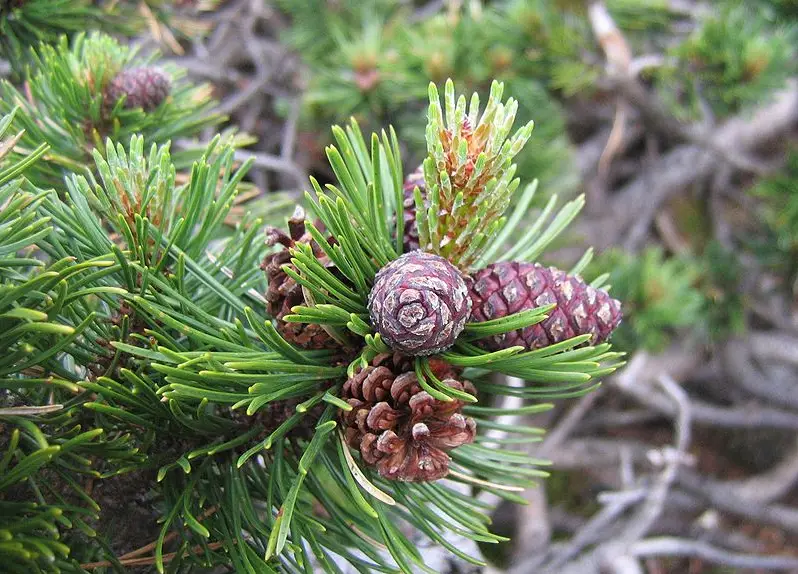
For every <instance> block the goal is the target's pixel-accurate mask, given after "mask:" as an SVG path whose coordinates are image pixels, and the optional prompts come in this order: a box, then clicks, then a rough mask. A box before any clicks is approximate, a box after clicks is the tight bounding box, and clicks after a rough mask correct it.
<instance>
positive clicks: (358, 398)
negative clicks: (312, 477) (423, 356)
mask: <svg viewBox="0 0 798 574" xmlns="http://www.w3.org/2000/svg"><path fill="white" fill-rule="evenodd" d="M430 367H431V368H432V371H433V373H434V374H435V376H436V377H438V378H439V379H441V380H442V381H443V383H444V384H446V385H448V386H449V387H451V388H453V389H457V390H465V391H466V392H470V393H474V392H475V391H474V387H473V386H472V385H471V383H470V382H468V381H464V382H460V381H458V380H457V379H456V377H457V376H458V373H457V371H456V370H455V369H454V368H453V367H452V366H451V365H449V364H447V363H444V362H443V361H440V360H434V359H433V360H431V361H430ZM342 397H343V399H344V400H346V401H347V402H348V403H349V404H350V405H351V406H352V410H351V411H341V419H342V421H343V424H344V429H345V436H346V442H347V444H348V445H349V446H350V447H352V448H354V449H357V450H359V451H360V455H361V456H362V457H363V461H364V462H365V463H366V464H368V465H372V466H376V468H377V471H378V472H379V473H380V476H382V477H384V478H388V479H391V480H402V481H408V482H423V481H430V480H438V479H439V478H443V477H445V476H446V475H447V474H448V472H449V456H448V455H447V454H446V451H449V450H451V449H453V448H456V447H458V446H461V445H463V444H466V443H470V442H473V440H474V436H475V435H476V423H475V422H474V419H471V418H467V417H465V416H463V414H462V413H461V412H460V411H461V409H462V406H463V402H462V401H458V400H454V401H451V402H444V401H439V400H437V399H434V398H433V397H432V396H430V395H429V394H428V393H427V392H426V391H423V390H421V386H420V385H419V384H418V379H417V378H416V374H415V372H414V370H413V361H412V360H410V359H408V358H406V357H402V356H401V355H399V354H398V353H394V354H388V353H385V354H382V355H378V356H376V357H375V358H374V359H373V360H372V362H371V364H370V365H369V366H367V367H365V368H364V369H359V370H358V371H357V372H356V373H355V375H354V376H353V377H352V378H351V379H349V380H348V381H346V383H344V387H343V390H342Z"/></svg>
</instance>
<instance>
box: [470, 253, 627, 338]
mask: <svg viewBox="0 0 798 574" xmlns="http://www.w3.org/2000/svg"><path fill="white" fill-rule="evenodd" d="M473 279H474V283H473V284H472V285H471V301H472V316H471V320H472V321H488V320H490V319H499V318H501V317H505V316H507V315H511V314H513V313H518V312H519V311H524V310H527V309H534V308H536V307H541V306H544V305H549V304H551V303H556V304H557V307H555V308H554V309H553V310H552V311H551V312H550V313H549V317H548V319H546V320H545V321H543V322H542V323H538V324H536V325H531V326H529V327H524V328H523V329H517V330H515V331H510V332H509V333H502V334H500V335H495V336H493V337H488V338H485V339H481V340H480V341H478V342H477V344H478V345H480V346H481V347H483V348H485V349H488V350H492V351H494V350H499V349H506V348H508V347H513V346H516V345H520V346H523V347H526V348H527V349H538V348H541V347H546V346H548V345H551V344H553V343H558V342H560V341H564V340H566V339H570V338H571V337H575V336H577V335H583V334H587V333H591V334H592V335H593V338H592V339H591V340H590V341H589V343H590V344H591V345H597V344H599V343H602V342H603V341H606V340H607V338H609V336H610V335H611V334H612V332H613V330H614V329H615V328H616V327H617V326H618V324H619V323H620V322H621V303H620V301H618V300H617V299H612V298H611V297H610V296H609V294H608V293H607V292H606V291H603V290H601V289H595V288H593V287H591V286H590V285H587V284H586V283H585V282H584V281H582V279H581V278H580V277H579V276H570V275H567V274H566V273H565V272H563V271H560V270H559V269H556V268H554V267H549V268H545V267H543V266H541V265H539V264H537V263H518V262H515V261H504V262H501V263H493V264H492V265H488V266H487V267H486V268H485V269H482V270H480V271H478V272H477V273H475V274H474V276H473Z"/></svg>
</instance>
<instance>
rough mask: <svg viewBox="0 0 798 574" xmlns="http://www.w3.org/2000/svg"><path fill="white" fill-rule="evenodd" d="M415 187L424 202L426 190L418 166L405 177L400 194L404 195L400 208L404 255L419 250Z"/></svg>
mask: <svg viewBox="0 0 798 574" xmlns="http://www.w3.org/2000/svg"><path fill="white" fill-rule="evenodd" d="M416 187H418V188H419V191H421V197H422V198H424V200H425V201H426V199H427V188H426V184H425V183H424V167H423V166H419V167H418V168H417V169H416V170H415V171H414V172H413V173H411V174H410V175H408V176H407V178H406V179H405V183H404V186H403V187H402V192H403V193H404V202H403V203H402V206H403V208H404V210H403V215H404V221H405V225H404V246H405V253H407V252H408V251H414V250H416V249H418V248H419V242H418V225H417V224H416V198H415V195H414V193H413V192H414V191H415V189H416Z"/></svg>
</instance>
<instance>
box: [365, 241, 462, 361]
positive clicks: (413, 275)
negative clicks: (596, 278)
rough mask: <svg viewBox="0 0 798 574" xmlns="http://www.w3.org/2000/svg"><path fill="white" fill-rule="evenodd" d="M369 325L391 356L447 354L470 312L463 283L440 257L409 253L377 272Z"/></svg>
mask: <svg viewBox="0 0 798 574" xmlns="http://www.w3.org/2000/svg"><path fill="white" fill-rule="evenodd" d="M368 308H369V315H370V316H371V323H372V325H373V326H374V328H375V329H376V330H377V332H379V333H380V335H382V338H383V340H384V341H385V343H386V344H388V345H389V346H390V347H391V348H392V349H394V350H395V351H400V352H402V353H405V354H407V355H433V354H435V353H440V352H441V351H444V350H445V349H448V348H449V347H451V346H452V345H453V344H454V341H455V339H456V338H457V336H458V335H459V334H460V333H461V332H462V331H463V328H464V327H465V322H466V320H467V319H468V316H469V314H470V313H471V300H470V299H469V297H468V287H467V285H466V282H465V279H464V278H463V276H462V275H461V274H460V272H459V271H458V270H457V268H455V267H454V265H452V264H451V263H449V262H448V261H447V260H446V259H444V258H443V257H440V256H438V255H432V254H431V253H424V252H423V251H411V252H410V253H405V254H404V255H402V256H401V257H399V258H398V259H395V260H394V261H391V262H390V263H389V264H388V265H386V266H385V267H383V268H382V269H380V270H379V271H378V272H377V276H376V277H375V279H374V287H373V288H372V289H371V293H369V302H368Z"/></svg>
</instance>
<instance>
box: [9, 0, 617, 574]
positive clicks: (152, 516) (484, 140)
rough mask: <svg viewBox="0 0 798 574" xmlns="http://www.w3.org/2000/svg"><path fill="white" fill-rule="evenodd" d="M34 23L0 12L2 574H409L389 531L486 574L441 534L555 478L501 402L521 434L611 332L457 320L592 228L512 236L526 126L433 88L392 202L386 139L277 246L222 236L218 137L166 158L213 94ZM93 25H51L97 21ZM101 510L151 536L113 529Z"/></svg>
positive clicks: (149, 60) (245, 235) (246, 229)
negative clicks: (479, 288) (489, 277)
mask: <svg viewBox="0 0 798 574" xmlns="http://www.w3.org/2000/svg"><path fill="white" fill-rule="evenodd" d="M43 4H44V3H43V2H41V1H39V0H30V1H29V2H25V3H19V2H12V3H4V4H3V5H2V14H0V23H2V24H1V25H2V27H3V28H0V31H6V32H7V33H8V34H7V36H6V40H5V41H6V43H5V44H3V49H4V50H7V52H6V53H8V54H14V55H18V54H21V53H22V52H23V51H24V50H25V49H26V48H27V46H28V45H29V44H33V45H35V46H34V49H33V50H31V51H28V52H27V55H26V56H25V61H26V62H29V63H30V66H29V67H27V68H26V69H25V70H24V71H23V69H22V67H20V69H17V70H15V73H16V74H18V75H19V78H12V79H11V80H4V81H3V82H2V83H0V96H1V97H2V99H0V113H1V114H2V120H0V393H2V397H3V403H2V406H0V430H2V433H1V434H0V563H1V564H3V567H4V568H7V569H8V571H10V572H75V573H77V572H85V571H97V572H112V571H119V570H120V569H122V568H124V567H127V566H131V565H143V566H147V567H152V568H154V569H155V570H157V571H158V572H167V571H169V572H178V571H192V570H196V571H199V570H201V569H202V568H210V567H213V566H216V565H224V566H231V567H232V568H233V569H234V570H235V571H238V572H277V571H280V572H308V571H326V572H336V571H338V567H337V565H336V564H337V563H338V562H340V561H342V560H343V561H345V562H348V563H349V564H351V565H352V566H353V567H354V568H356V569H358V570H359V571H363V572H373V571H385V572H393V571H397V570H398V571H403V572H416V571H429V568H428V567H427V566H425V565H424V561H423V558H422V556H421V554H420V553H419V551H418V549H417V548H416V546H415V544H414V543H412V542H411V541H410V540H409V539H408V534H407V531H408V529H407V528H405V527H406V526H409V527H412V529H413V530H414V531H417V532H419V533H421V534H422V535H424V536H426V537H428V538H429V539H430V540H432V541H433V542H436V543H439V544H441V545H443V546H444V547H446V548H447V549H449V550H450V551H451V552H453V553H455V554H457V555H458V556H461V557H462V558H464V559H466V560H468V561H471V562H473V563H480V559H479V558H478V557H471V556H467V555H466V554H465V553H463V552H462V550H460V549H459V548H457V547H455V546H453V545H452V544H451V543H450V542H449V541H448V540H447V539H446V538H445V536H444V534H443V533H445V532H448V531H455V532H457V533H459V534H460V535H462V536H465V537H467V538H470V539H472V540H475V541H480V542H484V543H497V542H499V541H500V540H502V537H501V536H499V535H497V534H493V533H491V532H490V529H489V519H488V517H487V516H486V514H485V510H486V509H485V508H484V505H483V503H482V502H480V501H478V500H477V499H475V498H473V497H469V496H466V495H464V494H463V493H462V489H461V488H459V487H462V486H465V487H467V488H473V489H477V488H478V489H481V490H484V491H488V492H492V493H494V494H495V495H497V496H499V497H501V498H502V499H507V500H510V501H516V502H521V501H522V498H521V497H520V495H519V492H520V491H522V490H523V489H524V488H526V487H530V486H533V485H534V483H535V480H537V479H539V478H541V477H544V476H545V475H546V473H545V472H544V471H543V470H542V469H541V468H540V467H541V466H542V465H544V464H545V461H538V460H532V459H529V457H527V456H526V455H524V454H522V453H519V452H517V451H514V450H512V447H510V446H508V445H512V444H523V443H526V442H531V441H535V440H538V437H539V434H540V431H539V430H538V429H532V428H527V427H524V426H516V425H512V424H507V423H506V422H503V421H502V420H501V419H497V416H498V415H501V414H506V413H507V412H508V411H507V410H506V409H503V408H501V406H500V401H501V400H502V399H503V397H507V396H512V397H517V398H520V399H522V400H523V404H522V405H521V406H518V407H515V408H514V409H513V410H511V411H509V412H511V413H512V414H526V413H535V412H540V411H543V410H546V409H548V408H550V407H551V405H550V404H549V403H547V402H543V403H542V402H541V401H543V400H551V399H557V398H567V397H573V396H578V395H581V394H583V393H586V392H588V391H590V390H591V389H593V388H594V387H595V386H596V385H597V384H598V381H599V380H600V379H601V377H603V376H605V375H607V374H609V373H612V372H613V371H614V370H615V369H617V368H618V367H619V366H620V365H621V364H622V354H621V353H617V352H613V351H612V350H611V347H610V344H609V343H608V342H606V339H607V337H608V336H609V332H610V331H611V330H612V328H614V327H615V326H616V325H617V322H618V320H619V319H620V315H619V310H618V309H617V307H615V306H613V307H612V312H611V316H610V317H609V319H604V318H603V316H600V314H601V313H603V312H604V310H603V307H602V306H601V305H598V306H587V307H584V306H583V307H579V309H582V311H583V312H585V313H587V314H588V315H591V314H595V315H596V316H597V317H599V318H600V319H601V321H603V323H601V324H600V325H601V326H600V328H598V330H597V329H595V328H593V327H591V326H595V325H596V324H597V323H596V322H595V321H593V322H592V323H591V322H590V321H588V322H587V323H584V324H585V325H587V327H586V328H584V329H581V330H580V329H579V328H575V329H573V330H572V331H569V332H568V333H567V336H564V337H559V338H557V339H556V340H555V339H553V338H552V339H551V340H547V341H546V344H535V345H525V344H515V342H516V341H515V339H514V338H513V337H512V336H511V335H512V334H513V333H516V332H523V331H524V330H526V329H530V328H535V327H536V326H541V328H543V329H549V331H550V330H551V322H550V319H551V318H552V317H554V316H555V314H557V317H560V316H562V315H563V314H565V315H567V314H568V313H574V312H578V309H577V307H576V306H569V305H566V304H564V303H563V298H562V297H559V296H558V297H555V299H556V300H553V301H548V300H547V301H542V300H534V301H533V300H532V299H530V300H529V301H528V302H527V303H528V304H526V305H524V306H523V308H519V309H518V310H517V312H516V311H515V310H514V311H513V312H509V313H504V314H501V315H496V316H484V315H480V314H479V313H474V305H475V303H474V300H475V299H474V292H473V288H474V283H475V281H476V280H477V279H478V277H479V274H480V273H481V272H482V273H484V270H485V269H486V268H487V267H489V266H490V265H495V264H500V265H520V264H527V263H530V264H531V263H533V262H535V261H537V260H538V259H539V258H540V256H541V254H542V253H543V251H544V250H545V249H546V247H547V246H548V245H549V244H550V243H551V242H552V241H553V240H555V239H556V238H557V236H558V235H559V234H560V233H561V232H562V231H563V230H564V228H565V227H566V226H567V224H568V223H569V222H570V221H571V220H572V219H573V218H574V217H575V216H576V214H577V212H578V211H579V208H580V207H581V205H582V204H583V200H582V199H581V198H578V199H576V200H573V201H571V202H568V203H566V204H565V205H564V206H563V207H562V208H561V209H560V210H559V211H558V212H556V213H555V212H554V211H555V208H554V200H552V201H550V202H549V204H548V206H547V207H546V209H544V210H542V211H541V212H540V214H539V215H540V216H539V218H538V219H537V220H536V221H533V222H532V224H531V225H530V226H529V227H528V228H526V223H528V222H526V221H524V220H525V218H526V217H527V213H528V211H529V210H528V208H529V206H530V205H531V202H532V199H533V197H534V195H535V192H536V189H537V185H536V184H535V183H534V182H532V183H529V184H528V185H525V186H523V187H522V186H521V181H520V179H519V178H516V171H517V170H516V166H515V164H514V161H515V159H514V158H516V157H517V156H519V157H520V154H522V152H523V147H524V145H525V144H526V142H527V140H529V138H530V137H531V136H532V123H531V122H529V123H526V124H525V125H523V126H521V127H520V128H519V129H517V130H514V129H513V125H514V123H515V116H516V113H517V110H518V108H519V103H518V102H516V101H515V100H513V99H509V100H506V101H505V100H504V99H503V92H504V84H502V83H500V82H494V83H493V84H492V85H491V88H490V95H489V97H488V99H487V102H486V103H485V105H484V106H482V105H481V103H480V99H479V97H478V96H477V95H476V94H475V95H473V96H472V97H470V98H466V96H465V95H460V96H458V95H457V94H456V92H455V87H454V84H453V83H452V82H451V81H448V82H446V83H445V85H444V90H443V101H441V98H440V95H439V92H438V88H437V87H436V85H435V84H431V85H430V86H429V89H428V96H429V108H428V122H427V127H426V132H425V133H426V144H427V155H426V159H425V160H424V161H423V165H422V168H421V170H420V171H417V172H416V173H415V174H414V175H412V176H409V175H407V174H409V173H411V171H412V168H413V167H415V166H405V165H403V161H402V157H401V153H400V149H401V147H400V144H399V140H398V138H397V136H396V133H395V131H394V130H393V128H386V129H385V130H382V131H380V132H378V133H373V134H371V135H370V136H368V137H366V136H365V135H364V134H363V132H362V131H361V129H360V127H359V125H358V123H357V122H356V121H355V120H354V119H353V120H351V122H349V123H348V124H347V125H346V126H344V127H339V126H336V127H334V128H333V129H332V136H333V140H334V145H331V146H329V147H328V148H327V149H326V154H327V158H328V160H329V165H330V168H331V171H332V173H333V174H334V183H329V184H325V185H322V184H321V183H319V182H318V181H317V180H316V179H312V178H311V180H310V186H309V189H310V191H309V192H307V193H306V196H305V201H304V209H303V208H299V209H298V210H297V211H296V212H295V214H294V215H293V216H292V217H291V218H290V219H289V220H288V226H287V228H286V229H283V228H278V227H274V226H267V225H266V222H265V221H264V220H262V219H261V218H258V217H256V216H255V215H253V214H245V215H243V216H237V217H235V218H232V217H231V208H232V207H233V205H234V203H235V202H236V201H237V198H238V197H239V194H240V192H241V191H242V189H244V188H245V183H244V179H245V177H246V175H247V171H248V169H249V167H250V162H243V163H242V162H241V161H239V160H238V159H237V157H236V149H235V148H236V147H237V146H238V145H239V144H240V143H241V140H240V139H237V138H235V137H233V135H232V134H233V133H234V132H229V133H227V134H225V135H217V136H216V137H215V138H213V139H212V140H211V141H210V142H209V143H207V144H203V145H199V144H197V145H196V146H194V147H191V146H190V145H189V146H186V142H185V140H186V139H187V138H191V137H193V136H195V135H197V134H198V133H199V132H200V131H201V130H203V129H204V128H208V127H211V126H214V125H216V124H218V123H219V122H221V121H222V119H223V118H222V117H221V116H219V115H217V114H215V113H213V111H212V108H213V107H214V102H213V100H212V98H211V97H210V91H209V89H208V88H207V87H205V86H197V85H194V84H193V83H191V82H189V81H187V80H186V79H185V78H184V75H183V72H182V71H181V70H178V69H177V68H175V67H173V66H171V65H169V64H166V63H163V62H159V61H158V60H157V57H150V56H144V55H142V54H140V53H139V52H138V51H137V50H136V49H134V48H131V47H129V46H128V45H126V44H123V43H120V42H119V41H117V40H116V39H114V38H112V37H110V36H107V35H104V34H100V33H82V32H79V31H78V30H77V29H76V28H75V26H73V23H74V22H73V20H70V19H66V20H64V28H63V29H60V28H58V29H56V28H53V29H52V30H51V29H49V28H45V27H42V28H41V30H40V33H30V31H31V27H30V26H29V25H28V23H31V22H39V21H40V20H37V18H41V16H42V14H43V12H42V10H43ZM56 4H59V5H60V3H56ZM100 5H101V4H95V3H82V2H77V3H73V6H72V7H71V8H69V7H66V6H62V8H63V9H64V10H65V11H66V12H65V13H66V14H68V15H70V14H71V15H73V16H74V17H75V18H77V17H78V15H91V16H92V17H94V18H97V21H98V22H99V21H105V20H104V15H103V14H104V13H103V12H102V10H101V9H100V8H99V7H98V6H100ZM26 31H27V32H26ZM59 31H66V32H69V33H70V34H71V36H60V37H56V36H57V33H58V32H59ZM37 40H48V41H49V42H50V43H47V42H44V43H40V44H36V42H37ZM15 61H17V62H21V61H22V60H19V59H18V60H15ZM18 80H19V81H18ZM417 87H421V88H422V89H421V92H422V93H423V84H419V85H418V86H417ZM423 115H424V114H423V113H422V114H419V118H422V120H423ZM178 140H180V142H178ZM178 145H180V146H181V149H178V147H177V146H178ZM516 192H519V193H516ZM522 221H523V222H524V227H525V229H522V228H521V226H522ZM521 231H522V233H519V232H521ZM408 235H409V236H410V237H411V238H412V240H413V245H412V247H413V249H409V248H408V247H410V246H409V245H408V241H407V238H408ZM510 237H514V238H517V237H520V240H518V241H514V243H513V247H512V248H505V247H508V243H509V241H508V240H509V238H510ZM416 248H417V249H416ZM503 248H505V249H503ZM502 249H503V252H504V254H503V256H502V257H499V256H498V254H499V253H500V252H501V251H502ZM502 258H504V259H505V261H504V262H500V261H499V260H500V259H502ZM589 258H590V253H589V252H588V253H587V254H586V256H585V257H584V258H583V259H582V261H581V263H580V265H581V266H582V267H584V265H586V264H587V262H588V260H589ZM510 259H512V260H513V261H514V263H510V262H509V260H510ZM572 271H574V272H578V269H575V270H572ZM569 285H570V284H569ZM580 285H581V284H580ZM557 288H560V291H562V290H563V289H567V287H562V286H559V287H557ZM591 289H592V288H591ZM558 293H559V291H558ZM586 293H587V291H586ZM591 293H592V291H591ZM599 302H600V303H601V302H605V299H600V301H599ZM588 318H589V319H591V320H592V319H594V318H593V317H592V315H591V316H590V317H588ZM566 319H568V318H567V317H566ZM547 321H549V322H547ZM580 321H581V319H580V317H576V318H575V319H574V321H571V323H569V324H573V325H577V326H580V325H582V323H580ZM486 339H490V340H494V341H498V340H502V341H509V342H512V344H509V343H508V344H499V345H495V346H493V347H491V348H490V349H487V348H485V345H484V344H482V343H481V342H482V341H485V340H486ZM549 343H550V344H549ZM494 373H498V374H504V375H509V376H514V377H519V378H521V379H523V380H525V381H526V383H525V385H524V386H523V387H508V386H505V385H504V384H500V383H497V382H496V379H495V378H492V374H494ZM488 429H490V430H491V431H493V432H492V434H490V435H489V434H487V433H486V431H487V430H488ZM496 433H499V434H500V435H501V437H503V438H497V436H496ZM503 441H504V442H503ZM505 443H506V444H505ZM457 483H459V484H457ZM455 486H458V488H455ZM109 490H110V491H115V492H122V493H124V496H123V499H124V500H125V501H126V503H127V502H129V503H130V504H131V508H132V507H133V506H136V507H137V508H138V510H139V511H141V512H142V519H141V521H140V522H141V524H140V525H139V526H140V529H141V531H142V533H143V534H142V535H141V538H136V537H132V539H130V540H128V539H126V537H128V536H129V535H128V533H127V532H126V531H124V530H117V529H115V528H114V527H113V524H114V522H113V519H114V516H113V514H114V513H119V512H120V511H119V509H118V508H109V507H108V506H107V505H105V504H104V503H103V493H104V492H106V491H109ZM142 501H145V502H142ZM123 514H124V512H123ZM131 544H133V546H130V545H131ZM136 548H139V549H138V550H136Z"/></svg>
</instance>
